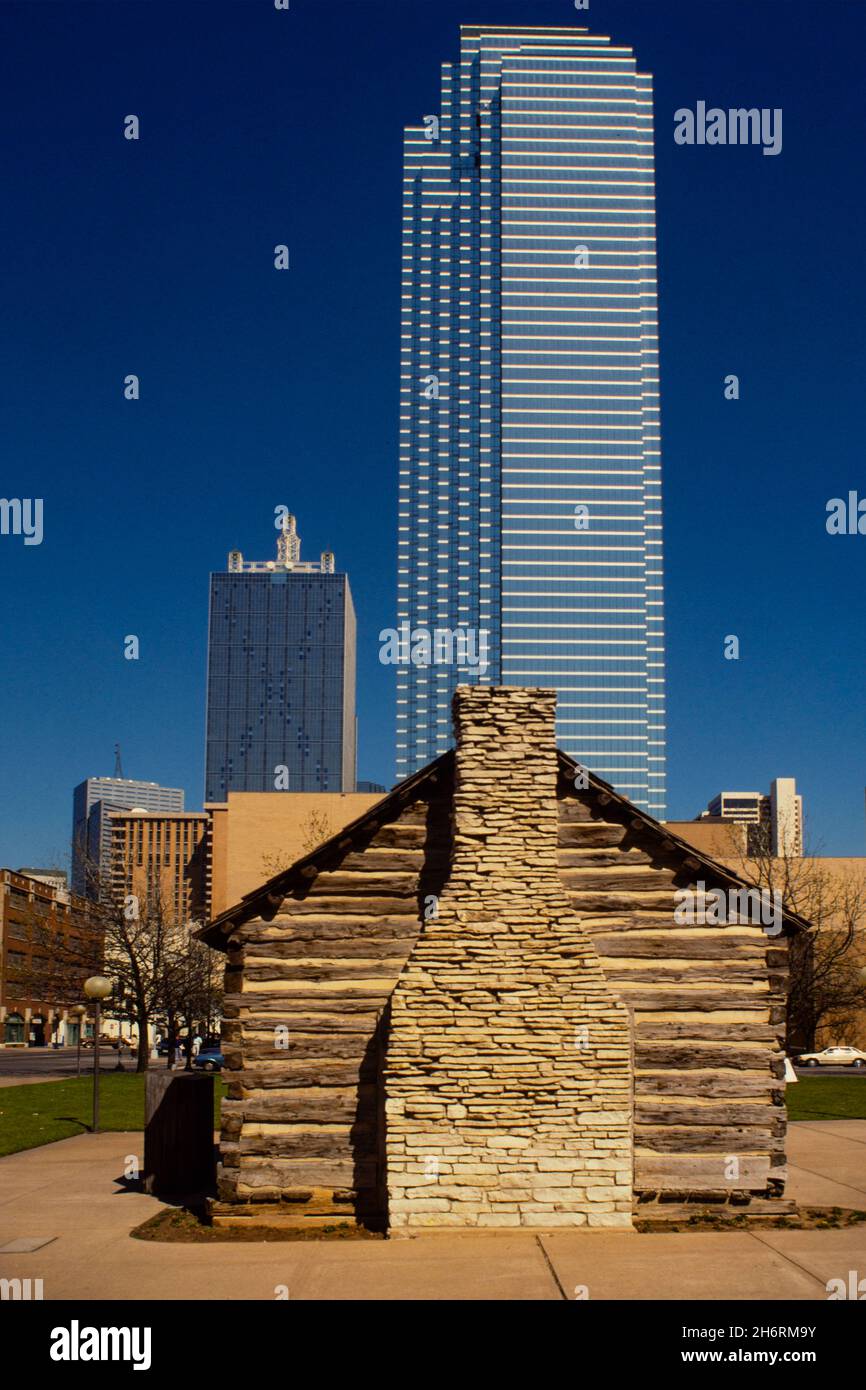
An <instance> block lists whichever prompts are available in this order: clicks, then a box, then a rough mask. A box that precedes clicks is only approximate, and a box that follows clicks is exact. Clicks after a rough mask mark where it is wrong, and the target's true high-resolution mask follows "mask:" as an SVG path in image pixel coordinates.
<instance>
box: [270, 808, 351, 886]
mask: <svg viewBox="0 0 866 1390" xmlns="http://www.w3.org/2000/svg"><path fill="white" fill-rule="evenodd" d="M336 829H338V827H335V826H334V825H333V824H332V823H331V818H330V816H329V815H328V813H327V812H326V811H318V810H312V811H310V812H309V814H308V815H307V817H306V819H305V820H304V822H303V823H302V825H301V850H300V853H295V854H290V853H287V852H285V851H283V852H282V853H278V854H273V853H269V854H263V855H262V872H263V873H265V874H267V876H268V877H269V878H273V877H274V876H275V875H276V874H281V873H282V872H283V870H284V869H290V868H291V867H292V865H293V864H294V862H295V860H296V859H301V858H303V856H304V855H305V854H311V853H312V851H313V850H314V849H318V847H319V845H321V844H322V843H323V842H324V841H325V840H328V839H330V837H331V836H332V835H333V834H335V832H336Z"/></svg>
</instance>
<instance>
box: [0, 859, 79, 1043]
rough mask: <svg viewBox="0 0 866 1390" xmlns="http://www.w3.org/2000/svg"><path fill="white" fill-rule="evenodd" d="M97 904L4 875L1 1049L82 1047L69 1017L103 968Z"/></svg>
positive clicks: (0, 889)
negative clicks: (56, 1045)
mask: <svg viewBox="0 0 866 1390" xmlns="http://www.w3.org/2000/svg"><path fill="white" fill-rule="evenodd" d="M102 955H103V950H102V937H101V934H100V932H99V929H98V924H97V923H96V921H95V919H94V915H93V904H92V903H90V902H88V901H87V899H86V898H81V897H78V896H77V894H75V893H70V892H68V891H67V890H66V889H65V888H61V887H57V886H55V885H54V884H53V883H48V882H45V881H44V879H36V878H30V877H28V876H27V875H25V874H21V873H14V872H13V871H12V870H11V869H0V1047H46V1046H48V1045H50V1044H51V1043H52V1042H56V1043H59V1044H62V1045H69V1044H75V1043H76V1042H77V1041H78V1030H79V1027H80V1024H79V1021H78V1018H77V1016H76V1015H75V1014H74V1013H70V1010H71V1009H72V1008H73V1007H74V1006H75V1005H78V1004H80V1003H81V1002H82V1001H83V999H84V993H83V985H84V980H85V979H86V977H87V976H88V975H92V974H93V973H94V972H95V970H97V969H98V968H99V967H100V965H101V962H102Z"/></svg>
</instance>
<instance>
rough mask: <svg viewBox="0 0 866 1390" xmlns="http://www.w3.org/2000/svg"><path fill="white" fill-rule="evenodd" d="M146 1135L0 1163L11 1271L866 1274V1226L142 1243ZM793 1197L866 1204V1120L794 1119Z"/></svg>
mask: <svg viewBox="0 0 866 1390" xmlns="http://www.w3.org/2000/svg"><path fill="white" fill-rule="evenodd" d="M141 1151H142V1135H141V1134H139V1133H132V1134H98V1135H90V1134H84V1135H79V1136H77V1137H76V1138H74V1139H64V1140H61V1141H60V1142H59V1143H57V1144H49V1145H46V1146H45V1147H43V1148H41V1149H31V1150H28V1151H27V1152H25V1153H20V1154H12V1155H10V1156H9V1157H8V1158H3V1159H0V1247H2V1246H4V1245H6V1244H7V1243H9V1242H11V1241H13V1240H16V1239H21V1238H27V1237H30V1238H39V1237H42V1238H44V1237H51V1238H52V1239H51V1243H50V1244H48V1245H44V1246H42V1248H41V1249H39V1250H35V1251H33V1252H32V1253H2V1251H0V1277H3V1278H13V1277H16V1276H17V1277H19V1278H27V1277H28V1276H29V1277H30V1278H31V1279H42V1280H43V1287H44V1296H45V1298H46V1299H49V1300H50V1299H62V1298H78V1299H96V1298H109V1299H127V1298H145V1299H151V1298H155V1299H159V1298H166V1299H168V1298H193V1299H209V1300H212V1299H221V1298H232V1299H237V1298H241V1299H272V1298H274V1297H276V1296H277V1291H278V1290H279V1288H280V1286H285V1287H286V1288H287V1289H288V1292H289V1297H290V1298H293V1299H302V1300H303V1299H449V1300H451V1299H479V1298H492V1299H563V1298H566V1299H573V1298H575V1297H576V1296H577V1294H578V1292H579V1291H580V1290H581V1289H582V1288H583V1287H585V1288H586V1290H587V1291H588V1295H589V1297H590V1298H591V1299H641V1298H665V1299H677V1298H699V1299H716V1298H731V1299H762V1300H763V1299H770V1300H773V1299H787V1298H791V1299H799V1300H804V1301H808V1300H823V1299H826V1297H827V1293H826V1284H827V1281H828V1280H829V1279H831V1278H843V1279H845V1280H846V1281H847V1278H848V1271H849V1270H852V1269H853V1270H858V1271H859V1275H860V1277H863V1276H864V1275H866V1228H863V1227H860V1228H853V1229H850V1230H844V1231H755V1232H739V1231H738V1232H730V1233H728V1232H724V1233H718V1234H716V1233H707V1234H700V1235H691V1234H670V1235H664V1234H661V1235H637V1234H636V1233H633V1232H629V1231H621V1232H620V1231H616V1232H612V1231H591V1232H581V1231H575V1232H568V1231H558V1232H556V1233H555V1234H551V1235H544V1234H536V1233H535V1232H528V1231H527V1232H525V1233H524V1232H522V1231H518V1232H513V1233H512V1232H502V1233H499V1232H490V1233H488V1232H477V1233H476V1232H467V1233H465V1234H456V1235H455V1234H454V1233H453V1232H447V1233H441V1234H439V1233H437V1234H435V1235H434V1234H429V1235H428V1234H425V1235H420V1236H418V1237H415V1238H412V1239H401V1240H391V1241H358V1242H354V1243H348V1242H336V1241H316V1242H303V1243H292V1242H279V1243H277V1242H274V1243H267V1244H265V1243H257V1244H248V1245H228V1244H225V1245H220V1246H218V1247H214V1246H211V1245H167V1244H163V1243H150V1242H145V1241H137V1240H130V1238H129V1231H130V1230H131V1229H132V1227H133V1226H136V1225H138V1224H139V1223H140V1222H142V1221H144V1220H146V1219H147V1218H148V1217H149V1216H152V1215H153V1214H154V1213H155V1212H156V1211H157V1210H159V1208H160V1205H161V1204H160V1203H159V1202H157V1201H156V1199H155V1198H152V1197H147V1196H145V1195H144V1194H143V1193H140V1192H137V1191H130V1190H127V1189H126V1187H125V1185H124V1183H123V1181H122V1174H123V1171H124V1165H125V1164H126V1163H127V1160H128V1159H129V1158H130V1157H135V1158H138V1159H139V1161H140V1158H141ZM789 1152H790V1155H791V1159H792V1166H791V1194H792V1195H793V1196H795V1197H796V1198H797V1199H798V1200H799V1201H800V1202H802V1203H807V1204H821V1205H824V1204H827V1205H838V1206H848V1207H862V1208H863V1209H866V1120H845V1121H835V1122H834V1121H828V1122H823V1123H809V1124H795V1125H793V1126H792V1127H791V1136H790V1143H789Z"/></svg>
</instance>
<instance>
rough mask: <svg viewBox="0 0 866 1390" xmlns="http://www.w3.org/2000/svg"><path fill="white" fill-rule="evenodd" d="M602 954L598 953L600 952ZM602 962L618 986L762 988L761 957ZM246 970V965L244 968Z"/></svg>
mask: <svg viewBox="0 0 866 1390" xmlns="http://www.w3.org/2000/svg"><path fill="white" fill-rule="evenodd" d="M600 954H601V953H600ZM601 963H602V965H603V967H604V971H605V974H606V975H607V977H608V979H610V980H614V981H615V982H616V984H617V985H620V984H623V985H638V984H647V985H660V986H662V987H664V986H665V985H670V986H671V987H673V986H674V985H675V984H677V983H681V984H682V985H684V986H686V987H688V988H689V989H692V988H693V987H694V986H695V985H703V984H707V985H712V984H718V985H727V984H731V985H733V984H736V985H738V986H742V985H754V986H756V987H760V989H762V990H764V989H765V986H766V972H765V971H764V969H763V967H762V964H761V962H760V960H757V959H754V958H753V959H751V960H749V959H748V958H746V959H745V960H743V959H740V958H739V957H732V959H731V960H729V961H711V960H709V961H708V960H687V959H683V958H679V959H668V960H663V959H659V958H657V959H656V960H655V961H654V962H653V963H650V962H649V961H639V962H635V963H632V962H631V961H630V960H628V959H624V958H622V957H610V956H608V957H605V956H603V955H602V960H601ZM247 970H248V971H249V967H247Z"/></svg>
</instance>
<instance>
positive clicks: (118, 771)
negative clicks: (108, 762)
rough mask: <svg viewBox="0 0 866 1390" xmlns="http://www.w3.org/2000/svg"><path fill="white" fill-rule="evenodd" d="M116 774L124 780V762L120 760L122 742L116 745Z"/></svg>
mask: <svg viewBox="0 0 866 1390" xmlns="http://www.w3.org/2000/svg"><path fill="white" fill-rule="evenodd" d="M114 775H115V777H119V778H120V779H121V781H122V780H123V763H122V762H121V761H120V744H119V743H115V745H114Z"/></svg>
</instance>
